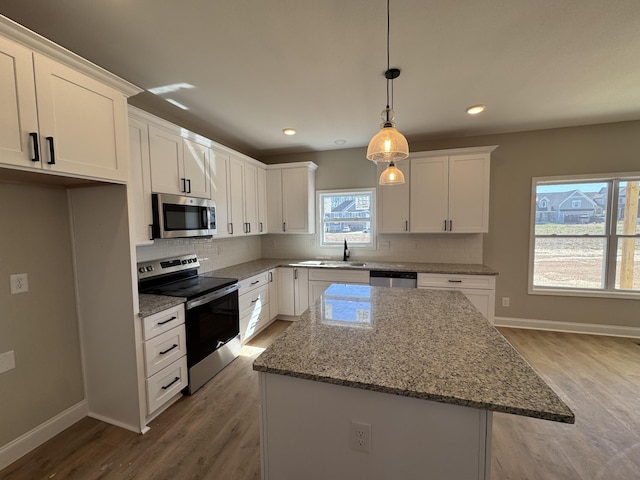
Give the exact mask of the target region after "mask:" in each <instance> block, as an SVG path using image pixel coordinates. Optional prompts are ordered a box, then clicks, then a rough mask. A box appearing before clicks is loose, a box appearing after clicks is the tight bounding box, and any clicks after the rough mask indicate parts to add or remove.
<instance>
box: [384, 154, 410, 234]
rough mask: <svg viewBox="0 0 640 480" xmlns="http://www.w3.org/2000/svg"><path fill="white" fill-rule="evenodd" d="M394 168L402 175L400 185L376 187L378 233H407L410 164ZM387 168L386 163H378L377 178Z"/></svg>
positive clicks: (406, 163) (401, 163)
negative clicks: (403, 181)
mask: <svg viewBox="0 0 640 480" xmlns="http://www.w3.org/2000/svg"><path fill="white" fill-rule="evenodd" d="M396 167H398V169H399V170H400V171H402V173H403V174H404V178H405V183H403V184H402V185H380V186H378V192H377V193H378V194H377V195H376V197H377V201H378V227H377V228H378V232H379V233H406V232H408V231H409V178H410V171H411V162H410V161H409V160H405V161H402V162H398V163H397V164H396ZM385 168H387V163H379V164H378V168H377V172H378V173H377V177H376V178H380V174H381V173H382V172H383V171H384V169H385Z"/></svg>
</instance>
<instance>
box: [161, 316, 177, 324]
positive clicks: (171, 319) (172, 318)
mask: <svg viewBox="0 0 640 480" xmlns="http://www.w3.org/2000/svg"><path fill="white" fill-rule="evenodd" d="M176 318H178V317H171V318H170V319H169V320H165V321H164V322H158V325H164V324H165V323H169V322H171V321H173V320H175V319H176Z"/></svg>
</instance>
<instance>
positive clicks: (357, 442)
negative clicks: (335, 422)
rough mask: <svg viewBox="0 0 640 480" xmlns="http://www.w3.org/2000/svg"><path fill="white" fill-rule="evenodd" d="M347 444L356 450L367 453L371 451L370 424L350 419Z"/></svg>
mask: <svg viewBox="0 0 640 480" xmlns="http://www.w3.org/2000/svg"><path fill="white" fill-rule="evenodd" d="M349 446H350V447H351V450H355V451H356V452H362V453H369V452H370V451H371V425H369V424H368V423H361V422H356V421H354V420H351V432H350V436H349Z"/></svg>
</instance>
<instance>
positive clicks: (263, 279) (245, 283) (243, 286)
mask: <svg viewBox="0 0 640 480" xmlns="http://www.w3.org/2000/svg"><path fill="white" fill-rule="evenodd" d="M268 282H269V272H264V273H260V274H258V275H254V276H253V277H249V278H245V279H244V280H240V291H239V292H238V294H239V295H243V294H245V293H247V292H250V291H251V290H254V289H256V288H258V287H262V286H263V285H266V284H267V283H268ZM240 311H242V308H240Z"/></svg>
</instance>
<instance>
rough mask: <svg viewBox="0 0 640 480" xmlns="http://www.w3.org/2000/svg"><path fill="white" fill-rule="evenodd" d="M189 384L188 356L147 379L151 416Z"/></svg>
mask: <svg viewBox="0 0 640 480" xmlns="http://www.w3.org/2000/svg"><path fill="white" fill-rule="evenodd" d="M187 384H188V377H187V357H186V356H185V357H182V358H181V359H179V360H177V361H176V362H174V363H172V364H171V365H169V366H167V367H166V368H164V369H162V370H160V371H159V372H158V373H156V374H155V375H153V376H152V377H151V378H149V379H147V410H148V413H149V415H150V414H152V413H153V412H155V411H156V410H157V409H158V408H160V407H161V406H162V405H164V404H165V403H166V402H168V401H169V400H171V399H172V398H173V397H174V396H175V395H176V394H178V393H180V391H181V390H182V389H183V388H184V387H186V386H187Z"/></svg>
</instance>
